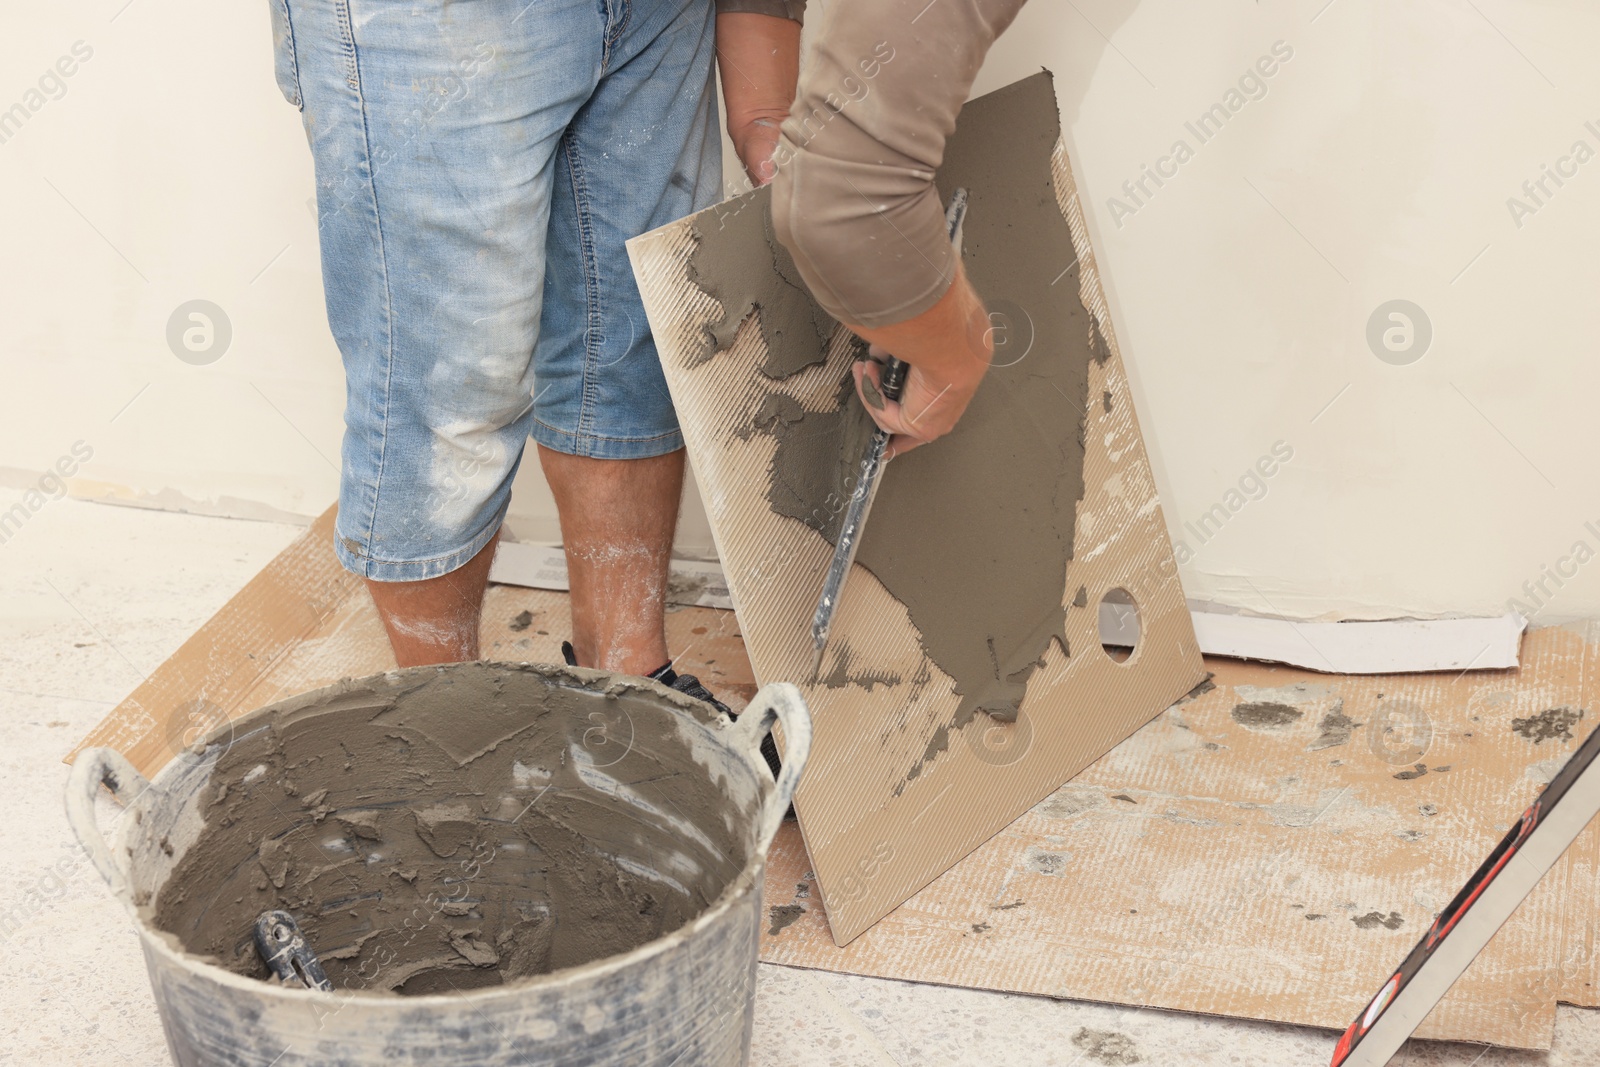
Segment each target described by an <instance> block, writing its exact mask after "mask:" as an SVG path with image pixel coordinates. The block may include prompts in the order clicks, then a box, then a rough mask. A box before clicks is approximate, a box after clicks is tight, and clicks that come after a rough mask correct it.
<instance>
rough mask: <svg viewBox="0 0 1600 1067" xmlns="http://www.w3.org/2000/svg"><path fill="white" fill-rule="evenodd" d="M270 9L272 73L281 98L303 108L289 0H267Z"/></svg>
mask: <svg viewBox="0 0 1600 1067" xmlns="http://www.w3.org/2000/svg"><path fill="white" fill-rule="evenodd" d="M267 6H268V7H269V8H271V10H272V50H273V73H274V74H275V75H276V76H277V79H278V90H279V92H281V93H283V98H284V99H285V100H287V101H289V103H291V104H293V105H294V106H295V107H297V108H301V109H302V110H304V105H303V104H302V103H301V101H300V64H299V62H298V60H297V58H296V57H295V52H294V26H293V25H292V24H291V23H290V22H289V0H267Z"/></svg>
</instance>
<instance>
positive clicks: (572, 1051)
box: [67, 663, 811, 1067]
mask: <svg viewBox="0 0 1600 1067" xmlns="http://www.w3.org/2000/svg"><path fill="white" fill-rule="evenodd" d="M485 680H487V681H488V682H490V683H492V684H493V685H494V686H495V687H496V688H495V692H496V693H498V694H501V696H503V699H504V700H505V701H506V702H508V705H510V706H515V705H517V702H519V701H521V702H524V703H527V704H529V706H532V705H533V704H537V703H538V702H539V701H541V700H545V699H547V698H550V697H553V696H560V698H561V699H562V700H563V701H571V700H574V699H576V700H578V702H579V704H578V707H577V710H576V711H575V713H574V714H572V715H571V716H569V718H570V719H571V721H570V722H566V723H564V724H558V726H559V728H552V729H550V730H547V731H546V735H547V736H548V737H550V738H552V739H553V740H552V741H551V742H550V744H551V745H552V746H553V749H552V751H551V752H549V753H548V754H547V755H548V756H549V758H550V759H551V760H562V761H572V764H571V765H573V766H576V767H577V773H576V774H575V775H569V776H567V778H566V779H565V780H564V784H561V785H560V786H559V787H560V788H562V789H565V790H568V791H570V792H573V793H581V794H583V795H582V796H581V797H580V798H579V799H580V800H581V801H582V803H584V804H593V805H609V806H610V807H611V808H613V809H614V810H615V811H616V817H617V820H618V825H619V826H622V827H624V828H629V827H631V828H633V830H630V831H628V832H619V833H616V834H608V835H606V839H605V840H604V841H600V842H596V843H594V845H593V847H595V848H601V849H607V850H610V851H611V852H612V853H615V858H616V862H618V863H625V864H628V865H630V866H629V869H630V870H633V869H638V870H639V871H641V872H642V873H643V875H644V876H646V877H653V876H654V874H653V873H652V872H653V869H654V868H653V867H652V865H658V866H672V867H673V870H672V871H671V872H670V873H668V874H662V875H661V877H663V878H665V879H670V878H674V877H675V878H679V879H681V878H682V877H683V870H682V869H683V866H684V864H685V863H686V862H698V861H694V860H692V859H691V860H685V858H684V857H685V855H688V856H691V857H693V856H702V855H704V854H705V847H704V846H705V841H706V839H707V838H708V837H717V839H718V840H722V841H729V840H731V841H734V842H735V843H736V845H737V849H736V850H730V856H729V869H728V871H727V872H726V873H725V877H726V884H725V886H724V888H722V890H721V892H720V894H718V895H717V896H716V897H715V899H714V900H712V901H711V902H710V903H709V905H708V906H705V907H704V908H703V909H702V910H700V911H699V912H698V914H695V915H694V916H693V918H692V919H690V920H688V921H687V922H686V923H684V924H683V925H681V926H679V927H677V928H676V929H672V930H670V931H667V932H664V933H662V934H661V936H658V937H655V938H654V939H653V940H650V941H648V942H646V943H643V944H639V945H637V946H636V947H633V948H631V949H629V950H627V951H624V952H620V953H618V954H615V955H610V956H605V957H603V958H598V959H594V960H592V961H589V962H586V963H582V964H579V965H576V966H570V967H565V968H563V969H560V970H556V971H553V972H550V973H546V974H539V975H535V976H531V977H525V978H517V979H515V980H511V981H507V982H505V983H504V984H500V985H493V986H489V987H484V988H475V989H469V990H466V991H464V992H459V993H454V992H452V993H429V994H425V995H399V994H397V993H393V992H382V991H365V990H357V989H348V988H346V989H341V988H338V987H337V985H336V988H335V990H334V991H333V992H319V991H316V990H308V989H303V988H291V987H286V986H284V985H280V984H276V983H273V982H269V981H264V980H261V979H259V978H254V977H248V976H246V975H244V974H241V973H235V971H236V970H237V969H238V967H237V961H235V967H234V968H233V969H229V968H227V967H224V966H221V965H219V962H215V961H214V960H215V957H212V958H207V957H202V956H200V955H196V954H194V953H192V952H190V951H186V950H185V948H184V947H183V944H184V942H183V940H182V938H181V937H180V936H175V934H174V933H173V932H168V931H164V930H161V929H159V928H157V927H156V926H155V925H154V923H153V916H154V909H153V907H152V903H153V902H156V901H158V900H159V898H160V894H161V892H162V889H163V887H164V886H165V885H166V884H167V882H168V880H169V879H170V878H171V877H172V876H173V874H174V871H175V870H177V869H180V867H181V865H182V863H183V861H184V858H185V856H186V855H187V853H188V851H189V849H190V848H191V847H192V846H193V845H194V844H195V842H196V840H197V838H198V837H199V835H200V833H201V830H202V828H203V826H204V823H205V818H206V816H205V811H206V798H207V797H214V796H215V790H214V788H212V783H213V774H214V772H215V771H216V770H217V768H218V765H219V761H222V760H225V759H226V758H227V757H228V753H229V752H230V751H233V752H234V753H235V757H237V753H238V752H239V751H241V750H244V749H242V748H240V747H237V746H239V743H240V742H241V741H246V740H248V739H250V738H251V736H252V733H253V731H264V730H273V729H281V728H282V724H283V723H286V722H290V723H292V722H297V721H300V717H301V716H305V715H314V714H316V713H317V712H318V711H319V709H326V708H328V707H330V706H331V705H339V704H341V703H342V704H343V705H345V706H349V705H351V703H352V702H354V703H358V704H360V703H362V702H366V703H365V704H363V706H364V707H372V708H381V707H382V706H383V702H384V701H385V700H386V699H389V698H392V697H397V696H400V695H404V694H407V693H411V692H415V691H416V690H417V689H418V687H419V686H438V685H449V684H455V683H457V682H465V681H471V682H473V683H474V684H480V683H483V682H484V681H485ZM553 690H560V692H559V693H554V692H553ZM574 693H577V694H578V696H574ZM496 700H497V703H498V701H499V700H500V697H497V698H496ZM584 701H588V702H589V703H588V704H584V703H583V702H584ZM595 707H598V708H601V709H603V710H605V709H609V710H606V711H605V714H607V715H612V717H613V718H615V711H616V709H621V711H622V714H623V715H624V716H626V718H627V720H628V723H629V731H630V732H629V738H628V744H629V745H630V746H634V745H635V744H636V742H635V741H634V736H635V734H637V736H641V737H642V736H645V735H650V736H653V737H655V738H656V739H657V740H656V741H655V742H653V744H654V751H653V752H652V753H650V755H651V758H653V759H655V760H657V761H658V762H660V763H662V764H663V765H668V764H670V768H669V769H670V772H671V773H672V774H673V775H676V776H680V777H681V778H682V779H683V780H684V781H687V782H688V783H689V785H690V786H693V787H696V788H698V787H699V783H702V782H703V783H704V788H705V789H706V790H709V791H711V795H710V799H709V800H708V801H707V802H706V804H707V805H709V806H705V805H702V808H701V812H702V821H703V822H704V825H688V824H686V823H685V822H684V821H683V820H684V816H683V813H682V812H681V811H666V810H663V806H662V805H660V804H659V803H655V802H652V801H651V800H650V799H649V798H648V796H646V790H645V789H643V787H638V788H634V787H630V786H629V784H628V775H627V768H628V766H629V764H628V762H627V759H626V758H622V757H619V760H620V762H616V763H615V765H614V766H613V765H612V764H610V763H607V764H605V765H604V766H601V765H600V762H597V761H596V760H594V759H593V757H592V755H591V754H590V753H589V752H588V751H587V750H586V749H585V743H586V741H593V740H594V738H595V734H594V731H595V730H596V729H597V728H598V727H597V722H600V719H603V718H604V716H601V715H600V713H599V712H596V711H594V710H588V711H585V710H583V709H584V708H591V709H592V708H595ZM597 716H599V718H597ZM619 721H620V720H619ZM774 723H778V724H780V725H781V726H782V728H783V735H784V741H785V754H784V766H783V771H782V773H781V774H780V775H779V777H778V780H777V782H774V781H773V779H772V775H771V772H770V771H769V770H768V769H767V767H766V764H765V761H764V760H763V759H762V757H761V755H760V752H759V747H760V743H761V740H762V739H763V737H764V736H765V735H766V734H767V733H768V732H769V731H770V730H771V728H772V726H773V724H774ZM275 724H276V725H275ZM602 725H603V724H602ZM663 739H664V740H663ZM508 743H509V742H508ZM519 743H520V742H519ZM810 743H811V723H810V717H809V714H808V713H807V711H806V708H805V704H804V702H803V701H802V699H801V697H800V693H799V690H798V689H796V688H795V687H794V686H792V685H789V684H787V683H775V684H773V685H769V686H767V687H765V688H764V689H762V690H761V691H760V692H759V693H757V694H756V697H755V699H754V700H753V701H752V702H751V704H750V706H749V708H748V709H746V711H745V712H744V713H743V714H742V715H741V716H740V717H739V719H738V720H737V722H734V723H729V722H727V721H726V720H725V719H723V718H722V717H720V716H717V715H714V714H711V713H709V712H708V711H707V709H705V706H704V705H700V704H697V703H695V702H693V701H690V700H689V699H688V698H686V697H684V696H682V694H679V693H676V692H673V691H671V690H668V689H666V688H664V687H662V686H659V685H657V684H655V683H652V682H646V681H642V680H640V679H635V678H622V677H618V676H612V675H609V674H605V673H602V672H597V671H587V670H580V669H571V668H560V667H549V666H543V665H528V664H521V665H514V664H485V663H473V664H457V665H452V666H448V667H422V668H413V669H410V670H401V671H393V672H389V673H387V674H383V675H377V676H374V677H372V678H366V679H360V680H354V681H346V682H341V683H340V684H338V685H336V686H332V687H329V688H327V689H322V690H318V691H316V692H313V693H308V694H305V695H302V696H298V697H294V698H291V699H289V700H286V701H283V702H280V703H278V704H274V705H271V706H269V707H267V708H263V709H260V710H259V711H255V712H251V713H250V714H249V715H246V716H244V717H242V718H241V719H239V720H236V721H235V722H233V723H231V724H228V725H227V726H224V727H222V728H221V729H220V730H218V731H214V732H213V734H212V735H211V736H210V737H208V738H207V739H206V740H205V741H202V742H201V743H200V744H198V745H196V746H195V747H193V748H191V749H189V750H187V751H185V752H183V753H182V754H180V755H179V756H178V757H176V758H175V759H174V760H173V761H172V762H171V763H169V764H168V765H167V766H166V767H165V768H163V769H162V770H161V771H160V772H159V773H158V774H157V775H156V776H155V779H154V781H146V780H145V779H144V778H143V777H142V776H141V775H140V774H139V772H138V771H136V770H135V769H134V768H133V767H132V766H131V765H129V764H128V762H127V761H126V760H125V759H124V758H123V757H122V756H121V755H120V754H119V753H117V752H115V751H114V750H111V749H104V748H102V749H90V750H87V751H85V752H84V753H82V754H81V755H80V756H79V758H78V760H77V762H76V764H75V765H74V767H73V773H72V776H71V779H70V781H69V784H68V789H67V811H68V816H69V819H70V821H71V823H72V826H73V829H74V831H75V832H76V833H77V835H78V837H79V839H80V841H82V843H83V845H84V847H85V849H86V850H87V852H88V854H89V855H90V857H91V858H92V860H93V861H94V864H95V866H96V867H97V868H98V869H99V871H100V872H101V874H102V875H104V877H105V878H106V880H107V882H108V883H110V885H111V888H112V891H113V892H114V894H115V895H116V896H117V897H118V898H119V899H120V900H122V901H123V903H124V904H125V905H126V906H127V907H128V909H129V911H130V913H131V914H132V915H133V917H134V920H135V922H136V924H137V927H138V931H139V936H140V941H141V943H142V945H143V949H144V955H145V961H146V965H147V967H148V970H149V975H150V982H151V986H152V988H153V990H154V993H155V1000H156V1004H157V1007H158V1009H159V1010H160V1013H161V1019H162V1024H163V1026H164V1028H165V1031H166V1036H167V1042H168V1046H169V1048H170V1049H171V1052H172V1057H173V1059H174V1061H175V1062H176V1063H177V1064H179V1065H180V1067H294V1065H312V1064H315V1065H319V1067H367V1065H372V1067H376V1065H378V1064H416V1065H421V1064H427V1065H429V1067H468V1065H472V1067H501V1065H506V1067H509V1065H511V1064H523V1065H526V1064H563V1065H565V1064H571V1065H580V1064H582V1065H596V1067H599V1065H608V1067H609V1065H616V1067H622V1065H627V1067H655V1065H660V1067H667V1065H670V1064H679V1065H690V1064H693V1065H697V1067H700V1065H712V1067H720V1065H729V1067H731V1065H734V1064H744V1063H746V1062H747V1061H748V1057H749V1048H750V1030H751V1022H752V1018H753V1011H754V993H755V971H756V958H757V947H758V944H759V938H760V926H761V889H762V878H763V873H764V870H765V865H766V853H767V849H768V847H769V846H770V844H771V842H772V838H773V835H774V834H775V833H776V832H777V829H778V826H779V824H780V823H781V821H782V819H783V816H784V812H785V811H786V810H787V808H788V806H789V802H790V798H791V796H792V795H793V793H794V789H795V787H796V785H797V784H798V781H799V777H800V773H801V770H802V769H803V767H804V765H805V761H806V756H807V754H808V752H809V750H810ZM590 747H592V745H591V746H590ZM555 749H559V751H556V750H555ZM613 751H615V750H613ZM633 751H634V749H633V748H632V747H630V748H629V752H633ZM608 758H609V757H608ZM641 758H642V757H641ZM562 765H563V766H567V765H568V764H567V763H565V762H564V763H563V764H562ZM354 773H356V774H358V775H359V773H360V771H359V769H357V770H356V771H355V772H354ZM535 784H537V783H535ZM680 784H681V783H680ZM101 785H105V786H106V787H108V788H109V789H110V791H111V792H112V794H113V795H114V796H115V797H116V798H117V800H119V801H120V802H121V803H122V804H123V805H124V806H125V808H126V810H125V812H124V813H123V817H120V818H118V819H117V824H116V826H115V827H114V828H113V830H112V833H111V836H110V840H109V842H108V840H107V837H106V836H105V834H103V833H102V831H101V830H100V828H99V826H98V824H97V821H96V817H95V806H94V805H95V798H96V796H97V794H98V792H99V789H100V787H101ZM447 785H448V783H441V787H445V786H447ZM527 786H528V783H527V782H521V783H519V787H527ZM407 788H408V789H410V790H412V791H413V792H417V791H421V792H426V789H427V786H426V785H425V784H421V785H419V784H416V783H412V784H411V785H409V786H407ZM507 788H508V789H509V788H511V786H510V785H508V786H507ZM585 791H587V792H585ZM369 792H370V791H369ZM390 799H392V798H390ZM412 799H416V800H426V799H427V797H426V796H422V797H413V798H412ZM383 800H384V798H382V797H380V798H378V800H377V801H374V800H373V799H372V798H371V797H370V796H368V797H367V798H366V800H365V801H364V803H365V804H367V805H368V806H370V804H371V803H376V802H381V801H383ZM330 802H331V801H330ZM707 812H710V813H711V814H710V815H709V816H707V815H706V813H707ZM319 815H320V817H319ZM330 816H331V817H332V818H333V819H335V820H336V819H337V816H338V811H337V810H336V809H329V808H327V807H323V808H322V809H321V810H320V812H319V813H318V812H311V811H307V810H306V809H304V808H294V809H293V810H291V811H288V812H286V818H287V819H289V820H290V821H294V820H299V819H305V820H311V819H316V820H317V822H318V825H319V830H318V832H322V831H321V830H320V827H323V826H333V825H335V822H333V821H329V820H330ZM713 823H714V825H713ZM635 830H636V831H637V832H634V831H635ZM663 834H665V835H668V838H670V837H671V835H674V834H675V835H677V836H678V837H679V838H681V839H683V840H684V841H685V842H686V844H685V846H684V848H683V849H682V850H675V849H670V848H669V849H666V851H669V852H674V855H673V856H668V857H666V858H663V855H662V853H663V848H662V841H663V840H664V838H663V836H662V835H663ZM651 835H654V836H651ZM718 835H720V836H718ZM691 839H692V840H691ZM630 841H638V842H642V844H640V845H639V846H638V849H637V851H638V854H633V855H629V854H627V853H628V852H629V850H630V849H632V848H634V847H635V846H633V845H630ZM691 844H693V845H694V847H690V845H691ZM697 849H698V851H696V850H697ZM738 852H742V857H740V856H739V855H738V854H737V853H738ZM741 860H742V861H741ZM669 861H670V862H669ZM720 877H723V876H722V875H719V878H720ZM296 918H297V919H299V921H301V923H302V924H303V925H304V924H305V923H306V922H307V919H306V918H302V917H300V916H296ZM557 918H558V919H559V918H560V916H557ZM429 919H433V920H437V921H442V920H438V917H437V916H432V917H429V916H425V917H424V920H425V921H426V920H429ZM312 921H313V922H314V921H315V920H314V919H313V920H312ZM309 935H310V930H308V936H309ZM243 936H244V932H243V931H241V937H243ZM313 945H314V947H315V948H316V949H317V950H318V951H319V952H321V953H323V954H324V955H326V954H327V950H329V949H330V948H336V947H337V946H329V945H316V944H315V942H313ZM224 962H225V961H224ZM330 973H332V972H331V970H330Z"/></svg>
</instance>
